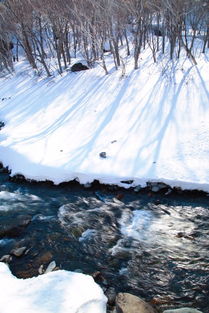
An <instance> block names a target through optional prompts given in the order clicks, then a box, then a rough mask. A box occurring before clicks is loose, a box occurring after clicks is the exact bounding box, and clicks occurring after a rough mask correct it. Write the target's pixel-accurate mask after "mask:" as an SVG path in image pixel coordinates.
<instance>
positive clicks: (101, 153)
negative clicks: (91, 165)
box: [99, 152, 107, 159]
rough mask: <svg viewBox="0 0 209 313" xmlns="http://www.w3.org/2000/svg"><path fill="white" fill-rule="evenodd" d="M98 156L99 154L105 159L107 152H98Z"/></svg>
mask: <svg viewBox="0 0 209 313" xmlns="http://www.w3.org/2000/svg"><path fill="white" fill-rule="evenodd" d="M99 156H100V158H103V159H106V157H107V153H106V152H100V154H99Z"/></svg>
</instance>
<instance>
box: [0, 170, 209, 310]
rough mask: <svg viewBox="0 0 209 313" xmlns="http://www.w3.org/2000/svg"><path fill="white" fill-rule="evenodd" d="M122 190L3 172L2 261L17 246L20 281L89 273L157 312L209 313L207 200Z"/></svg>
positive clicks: (0, 176)
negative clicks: (26, 179)
mask: <svg viewBox="0 0 209 313" xmlns="http://www.w3.org/2000/svg"><path fill="white" fill-rule="evenodd" d="M119 192H120V193H121V191H118V190H115V191H114V190H112V191H111V190H110V189H108V188H107V187H99V186H95V187H94V188H91V189H84V188H82V187H79V186H78V185H76V184H68V185H65V186H62V187H56V186H47V185H46V184H29V183H22V184H17V183H13V182H10V181H9V179H8V175H7V174H3V173H1V174H0V257H1V256H3V255H5V254H8V253H10V252H11V250H12V249H13V248H15V247H22V246H26V247H27V249H28V251H27V254H26V255H24V256H22V257H19V258H17V257H13V259H12V261H11V263H10V268H11V270H12V271H13V273H14V274H15V275H16V276H17V277H30V276H33V275H38V269H39V267H40V266H41V265H42V264H43V265H44V267H45V268H46V266H47V265H48V263H49V262H50V261H52V260H55V261H56V264H57V266H58V267H60V268H63V269H67V270H72V271H75V270H76V271H82V272H84V273H88V274H92V273H95V272H98V273H97V275H96V279H97V280H98V282H99V283H100V284H101V285H102V286H103V288H106V289H107V290H108V288H109V287H114V288H115V289H116V291H117V292H118V291H126V292H131V293H133V294H136V295H139V296H142V297H144V298H145V299H146V300H147V301H151V302H152V303H154V304H156V305H157V307H160V308H164V307H165V308H167V307H170V308H171V307H179V306H181V307H182V306H192V307H195V308H198V309H201V310H202V311H203V312H204V313H208V312H209V300H208V299H209V198H208V197H207V196H205V195H202V194H198V193H196V194H194V193H183V194H179V193H177V192H172V193H171V194H169V195H164V194H161V195H159V194H158V195H157V194H150V193H149V192H148V191H147V190H144V191H141V192H139V193H137V194H136V193H134V192H133V191H122V195H119V196H121V197H122V196H123V199H122V201H118V200H115V197H116V195H117V194H118V193H119Z"/></svg>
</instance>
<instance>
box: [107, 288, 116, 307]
mask: <svg viewBox="0 0 209 313" xmlns="http://www.w3.org/2000/svg"><path fill="white" fill-rule="evenodd" d="M105 295H106V297H107V299H108V304H109V305H111V306H113V305H115V299H116V291H115V288H113V287H109V288H108V289H107V290H106V291H105Z"/></svg>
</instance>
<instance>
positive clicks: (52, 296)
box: [0, 262, 107, 313]
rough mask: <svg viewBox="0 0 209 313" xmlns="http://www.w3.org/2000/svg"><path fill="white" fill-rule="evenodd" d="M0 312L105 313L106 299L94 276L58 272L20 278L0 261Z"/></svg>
mask: <svg viewBox="0 0 209 313" xmlns="http://www.w3.org/2000/svg"><path fill="white" fill-rule="evenodd" d="M0 277H1V283H0V294H1V297H0V312H1V313H11V312H12V313H29V312H30V313H37V312H39V313H57V312H59V313H105V312H106V302H107V299H106V297H105V295H104V293H103V291H102V289H101V288H100V287H99V286H98V285H97V284H96V283H95V282H94V280H93V278H92V277H91V276H87V275H84V274H80V273H73V272H67V271H56V272H53V273H48V274H44V275H41V276H38V277H33V278H29V279H17V278H16V277H15V276H13V275H12V274H11V272H10V270H9V268H8V266H7V265H6V264H4V263H1V262H0Z"/></svg>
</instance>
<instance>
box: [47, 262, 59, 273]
mask: <svg viewBox="0 0 209 313" xmlns="http://www.w3.org/2000/svg"><path fill="white" fill-rule="evenodd" d="M55 267H56V262H55V261H52V262H50V263H49V265H48V266H47V268H46V270H45V274H47V273H49V272H52V271H53V270H54V269H55Z"/></svg>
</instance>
